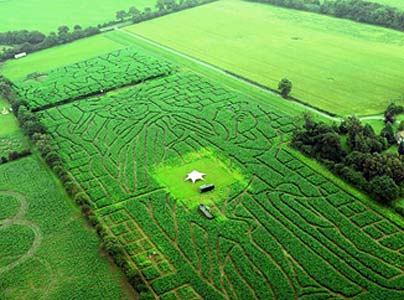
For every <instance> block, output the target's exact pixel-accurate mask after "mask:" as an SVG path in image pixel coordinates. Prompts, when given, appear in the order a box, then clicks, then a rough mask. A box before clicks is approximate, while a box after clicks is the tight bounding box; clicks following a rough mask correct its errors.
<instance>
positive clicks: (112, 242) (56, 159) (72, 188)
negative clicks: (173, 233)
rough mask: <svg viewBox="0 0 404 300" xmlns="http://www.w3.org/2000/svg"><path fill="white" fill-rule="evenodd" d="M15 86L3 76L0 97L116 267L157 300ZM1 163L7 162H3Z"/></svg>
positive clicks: (141, 294)
mask: <svg viewBox="0 0 404 300" xmlns="http://www.w3.org/2000/svg"><path fill="white" fill-rule="evenodd" d="M11 85H12V84H11V82H10V81H8V80H7V79H6V78H4V77H3V76H1V75H0V94H1V96H3V97H5V98H6V99H7V100H8V101H9V102H10V103H11V104H12V106H13V107H14V108H15V109H14V113H15V115H16V117H17V119H18V121H19V123H20V126H21V128H22V129H23V130H24V132H25V133H26V134H27V135H28V136H29V137H30V139H31V141H32V142H33V143H34V144H35V146H36V147H37V149H38V150H39V152H40V153H41V155H42V157H43V158H44V160H45V161H46V163H47V164H48V165H49V166H50V167H51V169H52V170H53V172H54V173H55V174H56V175H57V176H58V177H59V179H60V180H61V182H62V183H63V186H64V187H65V190H66V192H67V193H68V194H69V195H70V196H71V197H72V198H73V199H74V200H75V201H76V203H77V204H78V205H79V206H80V208H81V211H82V213H83V214H84V216H85V217H86V219H87V220H88V222H89V223H90V224H91V225H92V226H94V227H95V229H96V231H97V233H98V235H99V236H100V237H101V240H102V244H101V247H102V248H103V249H104V250H106V251H107V252H108V253H109V254H110V255H111V256H112V257H113V259H114V261H115V263H116V264H117V265H118V266H119V267H121V268H122V270H123V271H124V273H125V275H126V276H127V278H128V281H129V283H130V284H131V285H132V286H133V287H134V288H135V289H136V290H137V291H138V293H139V299H141V300H148V299H154V297H153V295H152V294H151V292H150V291H149V290H148V288H147V287H146V285H145V284H144V282H143V279H142V277H141V276H140V275H139V272H138V271H137V270H136V269H135V268H134V267H133V266H132V265H130V264H129V263H128V261H127V259H126V254H125V251H124V249H123V247H122V245H121V244H120V242H119V241H118V240H117V239H116V237H115V236H113V235H112V234H111V233H110V232H109V230H108V228H107V227H105V226H104V225H103V224H101V223H99V221H98V218H97V216H96V215H95V214H94V212H93V208H94V204H93V202H92V201H91V200H90V198H89V196H88V195H87V194H85V193H84V192H82V191H81V188H80V187H79V186H78V185H77V184H76V182H75V181H74V179H73V178H72V177H71V176H70V174H69V173H68V172H66V170H65V168H64V162H63V160H62V158H61V157H60V156H59V154H58V152H57V149H56V148H55V146H54V145H52V143H51V136H50V135H49V133H48V132H47V130H46V128H45V127H44V126H43V125H42V123H41V122H40V121H39V119H38V117H37V115H36V114H34V113H33V112H32V111H30V110H29V109H28V107H27V105H26V103H24V102H22V101H19V100H18V98H17V97H16V95H15V94H13V92H12V88H11ZM2 87H4V89H2ZM29 154H31V151H30V150H26V151H23V152H21V153H11V154H10V158H9V159H11V158H12V159H17V158H19V157H22V156H26V155H29ZM1 160H3V158H1ZM0 163H1V162H0Z"/></svg>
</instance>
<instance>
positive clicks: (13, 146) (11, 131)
mask: <svg viewBox="0 0 404 300" xmlns="http://www.w3.org/2000/svg"><path fill="white" fill-rule="evenodd" d="M9 107H10V104H9V103H8V102H7V101H6V100H4V99H3V98H1V97H0V158H1V157H2V156H4V157H8V155H9V153H10V152H12V151H17V152H19V151H22V150H24V149H26V148H27V147H28V141H27V138H26V137H25V136H24V134H23V133H22V132H21V130H20V128H19V125H18V121H17V119H16V117H15V116H14V114H12V113H9V114H7V115H3V114H2V113H1V112H2V110H3V108H7V109H8V108H9Z"/></svg>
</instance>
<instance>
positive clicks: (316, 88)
mask: <svg viewBox="0 0 404 300" xmlns="http://www.w3.org/2000/svg"><path fill="white" fill-rule="evenodd" d="M13 1H14V0H9V1H8V2H9V3H8V2H7V1H5V2H4V3H5V4H7V3H8V4H7V5H11V4H12V3H14V4H15V5H16V2H13ZM33 1H34V0H28V1H27V3H30V2H33ZM91 1H92V0H91ZM91 1H87V2H86V3H85V4H82V6H81V8H82V10H83V11H84V9H85V7H87V5H88V4H89V3H91ZM150 1H151V0H141V1H140V2H139V3H135V4H133V3H128V4H125V3H123V2H125V1H121V2H122V3H121V2H120V3H119V4H117V3H112V2H111V3H106V5H105V7H102V8H99V9H98V10H97V9H96V8H94V13H95V12H97V14H98V16H97V17H96V18H97V20H98V19H101V18H102V17H103V13H102V11H103V10H105V11H108V9H109V12H110V13H112V14H114V11H113V10H114V9H115V6H118V5H126V6H124V7H123V8H127V7H129V6H131V5H136V6H137V7H138V8H140V7H141V6H142V5H147V3H149V2H150ZM381 1H382V0H381ZM46 2H47V1H42V2H41V5H43V4H44V3H46ZM103 2H104V0H102V1H100V3H98V4H97V7H98V6H102V3H103ZM116 2H119V1H116ZM74 3H75V1H73V4H74ZM2 5H3V2H1V0H0V8H1V7H2ZM19 5H24V4H19ZM55 5H65V4H61V3H59V4H58V2H54V3H52V4H51V5H50V6H49V10H48V11H47V14H48V15H49V13H50V10H51V9H53V7H54V6H55ZM38 6H40V5H39V4H38ZM60 7H61V8H62V6H60ZM76 8H77V7H75V8H74V9H76ZM72 9H73V8H72ZM118 9H119V8H118ZM67 10H68V9H67V8H66V11H67ZM1 14H2V13H0V16H1ZM22 16H23V14H22ZM81 16H82V17H83V19H82V22H85V20H88V21H91V20H92V19H91V18H92V13H90V14H84V13H83V14H82V15H77V16H76V17H75V18H74V22H76V21H77V22H79V21H80V18H81ZM70 18H73V17H72V16H69V17H67V19H66V20H65V22H66V23H67V22H69V20H70ZM94 18H95V17H94ZM6 21H7V19H6ZM52 22H53V20H52V19H51V18H50V19H47V20H45V19H44V20H42V23H41V22H38V26H50V24H51V23H52ZM6 24H7V22H6ZM22 24H23V23H22ZM1 26H6V25H4V24H2V25H0V30H1ZM403 49H404V34H403V33H399V32H395V31H392V30H386V29H383V28H378V27H373V26H368V25H363V24H358V23H353V22H349V21H346V20H338V19H333V18H328V17H324V16H321V15H316V14H310V13H306V12H301V11H294V10H287V9H282V8H279V7H273V6H270V5H261V4H257V3H248V2H243V1H234V0H220V1H218V2H215V3H211V4H207V5H204V6H200V7H197V8H192V9H189V10H187V11H184V12H176V13H174V14H170V15H168V16H165V17H160V18H157V19H154V20H151V21H147V22H144V23H141V24H138V25H135V26H130V27H126V28H120V29H115V30H112V31H110V32H107V33H103V34H99V35H96V36H93V37H90V38H85V39H82V40H79V41H75V42H72V43H69V44H66V45H62V46H58V47H54V48H50V49H47V50H44V51H39V52H36V53H33V54H29V55H28V56H27V57H25V58H23V59H20V60H9V61H6V62H5V63H4V64H3V65H1V66H0V73H2V74H4V75H5V76H6V77H8V78H9V79H10V80H11V81H12V83H13V84H12V85H11V84H10V85H8V83H7V81H6V80H4V83H3V80H2V81H1V83H2V84H4V86H5V87H9V88H10V91H13V92H15V94H16V95H17V96H16V97H14V95H13V94H12V93H7V94H6V93H4V95H5V96H7V97H9V99H10V103H13V106H15V104H16V103H17V100H22V102H19V103H17V104H20V105H22V106H21V108H20V110H19V113H18V114H17V117H18V118H19V121H20V126H21V127H22V128H23V129H24V130H25V132H26V133H27V135H29V136H30V137H31V139H32V141H30V142H27V137H25V136H24V135H23V133H22V130H20V129H19V128H18V125H19V124H18V122H17V121H16V119H15V117H14V116H13V115H11V114H7V115H3V116H2V115H1V114H0V157H1V155H2V153H3V155H6V154H7V153H9V152H10V151H11V150H15V149H19V148H18V147H19V146H18V144H13V143H10V141H11V140H13V139H16V140H17V141H18V143H20V146H21V145H22V146H21V147H23V148H26V147H30V149H31V150H32V152H33V154H31V155H29V156H28V157H24V158H20V159H18V160H16V161H9V162H5V163H4V164H1V165H0V299H1V300H3V299H4V300H15V299H77V300H81V299H83V300H84V299H86V300H87V299H88V300H92V299H94V300H96V299H97V300H98V299H108V300H110V299H113V300H115V299H117V300H119V299H122V300H123V299H148V300H150V299H156V300H157V299H158V300H196V299H213V300H222V299H223V300H233V299H241V300H250V299H251V300H252V299H262V300H271V299H279V300H283V299H285V300H288V299H304V300H309V299H354V300H364V299H366V300H380V299H386V300H401V299H404V221H403V219H402V217H401V216H400V215H398V214H396V212H395V211H394V210H393V209H392V208H391V207H386V206H383V205H381V204H379V203H378V202H376V201H375V200H374V199H371V198H370V197H369V196H367V195H365V194H363V193H361V192H360V191H359V190H357V189H355V188H354V186H351V185H349V184H348V183H347V182H345V181H343V180H342V179H341V178H337V177H335V175H334V174H332V173H330V171H329V170H328V169H327V167H326V164H324V165H320V164H319V163H318V162H316V161H315V160H313V159H311V158H310V157H308V156H307V157H306V156H304V155H303V154H302V153H301V152H299V151H298V150H296V149H295V148H292V147H291V145H290V142H291V140H292V134H294V133H295V132H296V130H297V129H298V128H301V125H302V124H303V122H304V120H303V117H302V113H303V112H308V111H311V112H313V111H314V113H315V116H314V117H313V120H325V121H326V125H327V126H328V124H331V122H333V121H339V119H338V118H331V117H330V116H329V115H327V114H325V113H321V112H318V111H316V110H314V109H310V108H309V107H308V106H306V105H303V104H301V103H297V102H296V101H289V100H288V99H284V98H282V97H281V96H280V95H278V94H276V93H274V92H273V91H271V90H270V89H276V87H277V84H278V81H279V79H280V78H282V77H287V78H289V79H290V80H292V82H293V90H292V96H294V97H296V98H298V100H301V101H303V102H306V103H307V104H310V105H311V106H315V107H317V108H320V109H322V110H327V111H329V112H331V113H336V114H339V115H347V114H350V113H352V112H355V113H357V114H359V115H366V114H376V113H377V114H378V116H377V117H376V116H372V117H369V118H367V119H364V120H363V122H367V123H368V124H372V125H374V127H375V130H376V131H377V132H379V131H381V130H382V128H384V126H385V124H384V122H383V120H382V119H380V116H381V118H383V115H382V114H381V113H382V111H383V110H384V109H385V107H386V104H387V103H388V102H389V101H390V100H391V98H397V99H398V97H400V96H404V85H403V84H404V74H403V71H402V70H403V69H404V68H403V67H404V63H403V61H404V56H403V53H404V51H402V50H403ZM240 77H244V78H247V79H248V80H250V81H254V82H257V83H259V84H261V85H262V86H261V87H259V86H257V84H255V83H254V82H249V81H248V80H244V79H242V78H240ZM265 86H266V87H269V88H270V89H267V88H265ZM400 99H401V100H399V101H398V103H399V104H400V103H401V104H404V97H401V98H400ZM3 106H4V107H8V106H9V104H8V103H7V102H6V101H5V100H4V99H2V98H0V112H1V109H2V107H3ZM29 109H31V111H28V110H29ZM403 110H404V108H403ZM401 117H402V115H399V116H398V117H397V120H395V121H396V122H395V123H394V130H396V128H397V127H398V124H399V122H398V121H399V120H400V118H401ZM38 122H40V123H41V124H39V123H38ZM41 125H44V126H45V128H46V130H44V127H43V126H41ZM336 125H337V124H336ZM322 128H325V125H324V126H323V127H322ZM333 128H337V126H334V125H333ZM320 129H321V128H320ZM335 130H337V129H335ZM320 131H321V130H320ZM341 131H342V130H341ZM368 131H372V129H371V128H370V129H369V130H368ZM320 133H321V132H320ZM366 137H367V136H366ZM347 138H348V137H346V136H344V139H345V140H344V141H345V143H346V139H347ZM337 139H338V141H339V136H337ZM363 140H364V139H363ZM3 141H6V142H7V143H4V142H3ZM309 141H311V140H309ZM366 141H367V140H366ZM394 143H395V141H394ZM4 145H8V146H7V147H4ZM346 146H347V147H348V145H346ZM391 148H394V151H397V149H396V148H397V146H396V143H395V146H393V147H391ZM327 149H329V148H327ZM388 151H390V150H388ZM39 153H41V154H42V156H43V157H42V158H41V157H40V156H39ZM375 156H376V155H375ZM397 159H398V160H400V158H397ZM46 162H47V163H48V164H49V165H46ZM330 163H331V161H330ZM338 163H339V162H338ZM394 166H396V165H394ZM193 170H197V171H199V172H202V173H203V177H204V178H203V180H200V181H197V182H196V183H193V182H192V181H190V180H187V179H186V177H187V175H188V174H189V173H190V172H192V171H193ZM56 175H57V176H58V177H59V179H57V178H56ZM403 176H404V175H403ZM349 182H350V181H349ZM206 184H214V189H213V190H212V191H209V192H207V193H202V192H201V191H200V187H201V186H202V185H206ZM63 185H64V186H63ZM64 189H65V190H66V191H64ZM67 193H69V194H70V196H68V195H67ZM73 199H75V201H74V200H73ZM400 201H401V202H403V200H402V199H397V203H399V202H400ZM75 202H77V204H78V205H80V209H81V211H80V209H79V208H78V207H77V206H78V205H76V203H75ZM201 204H204V205H205V206H208V207H209V208H208V210H209V211H210V213H211V214H212V215H213V216H214V218H213V219H211V218H210V217H209V215H206V212H205V214H204V213H203V212H202V211H201V209H200V207H201V206H200V205H201ZM82 214H84V215H85V217H86V219H87V221H88V223H86V222H85V221H84V218H83V216H82ZM89 224H91V225H92V226H94V227H95V230H94V229H91V228H90V225H89ZM95 231H96V232H97V233H98V234H99V236H100V238H97V236H96V233H95ZM100 239H101V240H100ZM107 253H108V254H110V256H109V255H107ZM112 259H113V260H114V262H115V263H116V265H117V266H119V267H121V269H119V268H118V267H117V266H116V265H112V264H111V260H112ZM123 272H124V273H125V274H127V277H124V276H123V275H122V273H123ZM137 272H138V273H137ZM129 283H130V284H131V285H132V286H133V288H135V289H136V290H137V292H138V293H139V294H138V295H134V294H133V289H132V287H129ZM146 290H147V291H146ZM148 296H150V297H148Z"/></svg>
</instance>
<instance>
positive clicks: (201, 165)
mask: <svg viewBox="0 0 404 300" xmlns="http://www.w3.org/2000/svg"><path fill="white" fill-rule="evenodd" d="M229 167H230V166H228V165H226V164H225V163H224V162H222V161H220V160H219V159H217V158H216V157H215V156H214V155H213V154H212V153H203V154H202V155H201V154H199V153H191V155H188V157H187V158H186V159H185V161H177V162H176V163H169V164H166V165H164V166H161V167H159V168H158V169H157V170H156V171H155V175H154V177H155V179H156V180H157V182H159V183H160V184H161V185H162V186H164V187H166V188H167V190H168V191H169V192H170V193H171V194H172V195H173V197H174V198H176V199H178V200H180V201H181V202H183V203H185V204H186V205H187V206H188V207H190V208H195V207H197V206H198V205H199V204H200V203H204V204H207V205H213V204H215V203H220V202H222V201H223V200H225V199H226V198H228V195H229V193H230V189H231V188H236V185H233V184H234V183H237V182H239V183H240V184H242V183H244V185H245V184H246V182H245V180H244V179H243V177H242V175H241V174H240V173H238V172H237V171H234V170H231V169H230V168H229ZM193 170H197V171H199V172H202V173H205V174H206V176H204V178H205V180H204V181H197V182H195V184H193V183H192V182H191V181H190V180H188V181H184V179H185V177H186V175H187V174H188V173H190V172H192V171H193ZM211 183H213V184H214V185H215V189H214V190H213V191H210V192H207V193H203V194H201V193H199V187H200V186H202V185H205V184H211ZM232 185H233V186H232Z"/></svg>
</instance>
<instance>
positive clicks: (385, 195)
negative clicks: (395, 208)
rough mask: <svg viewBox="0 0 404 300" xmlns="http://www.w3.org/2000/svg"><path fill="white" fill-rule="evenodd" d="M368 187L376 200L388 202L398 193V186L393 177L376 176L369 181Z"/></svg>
mask: <svg viewBox="0 0 404 300" xmlns="http://www.w3.org/2000/svg"><path fill="white" fill-rule="evenodd" d="M369 189H370V192H371V194H372V196H373V197H375V198H376V199H377V200H379V201H381V202H383V203H388V202H390V201H391V200H393V199H396V198H397V197H398V195H399V193H400V188H399V187H398V186H397V185H396V184H395V182H394V181H393V179H391V178H390V177H387V176H376V177H375V178H373V179H372V180H371V181H370V182H369Z"/></svg>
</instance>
